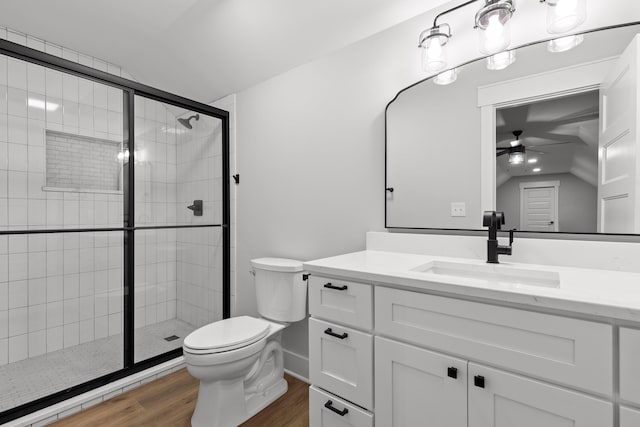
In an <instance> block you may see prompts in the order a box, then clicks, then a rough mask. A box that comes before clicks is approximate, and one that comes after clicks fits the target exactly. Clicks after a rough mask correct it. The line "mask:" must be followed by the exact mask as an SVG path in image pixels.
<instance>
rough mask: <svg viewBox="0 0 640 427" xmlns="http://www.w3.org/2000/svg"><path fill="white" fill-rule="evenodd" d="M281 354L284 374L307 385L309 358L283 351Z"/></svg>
mask: <svg viewBox="0 0 640 427" xmlns="http://www.w3.org/2000/svg"><path fill="white" fill-rule="evenodd" d="M282 354H283V356H284V370H285V372H286V373H287V374H289V375H291V376H292V377H295V378H298V379H299V380H301V381H304V382H306V383H307V384H309V358H308V357H305V356H301V355H299V354H297V353H294V352H292V351H289V350H285V349H282Z"/></svg>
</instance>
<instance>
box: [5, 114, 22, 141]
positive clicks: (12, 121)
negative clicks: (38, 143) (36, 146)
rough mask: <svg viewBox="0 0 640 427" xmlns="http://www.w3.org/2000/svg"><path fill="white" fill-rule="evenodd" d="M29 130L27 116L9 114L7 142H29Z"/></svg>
mask: <svg viewBox="0 0 640 427" xmlns="http://www.w3.org/2000/svg"><path fill="white" fill-rule="evenodd" d="M0 116H1V115H0ZM0 126H1V124H0ZM27 131H28V121H27V118H26V117H18V116H7V142H12V143H14V144H27V143H28V133H27ZM0 135H1V131H0Z"/></svg>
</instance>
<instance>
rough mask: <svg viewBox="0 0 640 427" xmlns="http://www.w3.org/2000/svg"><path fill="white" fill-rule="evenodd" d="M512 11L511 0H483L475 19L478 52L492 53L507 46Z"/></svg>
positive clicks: (509, 39) (513, 9)
mask: <svg viewBox="0 0 640 427" xmlns="http://www.w3.org/2000/svg"><path fill="white" fill-rule="evenodd" d="M513 12H515V8H514V7H513V2H512V0H485V5H484V6H483V7H482V8H481V9H480V10H479V11H478V13H476V19H475V21H476V28H477V29H478V41H479V42H480V52H482V53H484V54H486V55H493V54H495V53H498V52H501V51H503V50H505V49H506V48H507V47H509V44H510V43H511V26H510V23H509V22H510V20H511V16H512V15H513Z"/></svg>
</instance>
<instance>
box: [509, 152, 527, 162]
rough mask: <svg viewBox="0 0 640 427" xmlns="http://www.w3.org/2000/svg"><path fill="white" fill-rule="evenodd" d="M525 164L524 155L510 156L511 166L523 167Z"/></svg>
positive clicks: (514, 154) (515, 154)
mask: <svg viewBox="0 0 640 427" xmlns="http://www.w3.org/2000/svg"><path fill="white" fill-rule="evenodd" d="M523 163H524V153H510V154H509V164H510V165H521V164H523Z"/></svg>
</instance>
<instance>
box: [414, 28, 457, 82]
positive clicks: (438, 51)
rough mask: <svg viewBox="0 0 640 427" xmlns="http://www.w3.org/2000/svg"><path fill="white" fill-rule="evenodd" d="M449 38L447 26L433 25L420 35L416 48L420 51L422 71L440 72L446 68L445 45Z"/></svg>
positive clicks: (449, 29)
mask: <svg viewBox="0 0 640 427" xmlns="http://www.w3.org/2000/svg"><path fill="white" fill-rule="evenodd" d="M449 37H451V28H450V27H449V24H440V25H434V26H433V27H431V28H429V29H428V30H424V31H423V32H421V33H420V36H419V38H418V47H419V48H421V49H422V69H423V70H424V71H434V72H437V71H441V70H444V69H445V68H447V47H446V44H447V42H448V41H449Z"/></svg>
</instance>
